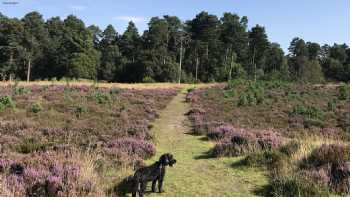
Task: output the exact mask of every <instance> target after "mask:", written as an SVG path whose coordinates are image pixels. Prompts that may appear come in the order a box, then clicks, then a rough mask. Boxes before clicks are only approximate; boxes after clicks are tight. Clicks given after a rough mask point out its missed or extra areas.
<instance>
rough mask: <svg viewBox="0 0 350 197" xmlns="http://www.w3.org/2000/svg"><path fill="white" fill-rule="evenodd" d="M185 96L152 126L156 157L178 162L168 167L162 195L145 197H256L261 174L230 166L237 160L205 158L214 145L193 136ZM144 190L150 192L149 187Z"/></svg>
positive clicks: (261, 184)
mask: <svg viewBox="0 0 350 197" xmlns="http://www.w3.org/2000/svg"><path fill="white" fill-rule="evenodd" d="M185 97H186V93H185V91H183V92H182V93H180V94H179V95H177V96H176V97H175V98H174V99H173V100H172V101H171V102H170V103H169V105H168V106H167V108H166V109H165V110H164V111H162V112H161V114H160V118H159V119H158V120H156V121H155V122H154V123H153V126H154V127H153V129H152V131H153V132H154V133H155V135H156V139H157V155H156V156H155V157H154V159H153V160H151V161H148V162H149V163H152V162H154V160H155V159H157V158H159V156H160V155H161V154H163V153H166V152H170V153H172V154H174V155H175V158H176V159H177V160H178V163H177V164H176V165H175V166H174V167H173V168H170V167H169V168H168V171H167V174H166V178H165V187H164V190H165V193H163V194H158V193H156V194H150V193H148V194H147V195H146V196H167V197H168V196H169V197H171V196H184V197H185V196H186V197H192V196H210V197H211V196H213V197H216V196H218V197H222V196H245V197H246V196H255V194H254V193H255V192H254V191H255V190H258V189H259V188H261V186H263V185H265V184H266V177H265V176H264V173H263V172H261V171H259V170H257V169H247V168H237V167H233V166H232V164H233V163H235V162H237V161H239V159H240V158H224V159H216V158H208V157H207V156H206V152H207V151H208V150H209V149H210V148H211V147H212V146H213V143H212V142H209V141H206V140H204V138H203V136H202V137H201V136H193V135H189V134H188V133H189V132H190V131H191V128H190V124H189V122H188V120H187V117H186V116H185V113H186V112H187V111H188V110H189V105H188V104H187V103H185ZM147 190H148V191H149V190H150V185H149V186H148V188H147Z"/></svg>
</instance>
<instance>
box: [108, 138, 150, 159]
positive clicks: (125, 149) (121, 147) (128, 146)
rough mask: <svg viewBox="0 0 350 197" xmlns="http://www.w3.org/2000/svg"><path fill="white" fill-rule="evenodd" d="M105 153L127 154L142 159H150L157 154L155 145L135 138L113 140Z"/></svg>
mask: <svg viewBox="0 0 350 197" xmlns="http://www.w3.org/2000/svg"><path fill="white" fill-rule="evenodd" d="M105 151H106V153H107V154H110V155H113V154H118V153H126V154H127V155H129V156H133V157H137V158H142V159H147V158H150V157H152V156H153V155H154V154H155V153H156V150H155V147H154V145H153V144H151V143H149V142H146V141H144V140H139V139H134V138H120V139H116V140H112V141H110V142H108V143H107V144H106V147H105Z"/></svg>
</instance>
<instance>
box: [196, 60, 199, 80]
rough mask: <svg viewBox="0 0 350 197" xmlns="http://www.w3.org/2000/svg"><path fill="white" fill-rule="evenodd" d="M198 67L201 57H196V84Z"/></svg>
mask: <svg viewBox="0 0 350 197" xmlns="http://www.w3.org/2000/svg"><path fill="white" fill-rule="evenodd" d="M198 66H199V57H198V56H197V57H196V82H197V81H198Z"/></svg>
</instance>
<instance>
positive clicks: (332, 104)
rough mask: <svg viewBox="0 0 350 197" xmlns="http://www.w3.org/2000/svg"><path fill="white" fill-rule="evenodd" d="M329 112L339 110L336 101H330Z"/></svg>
mask: <svg viewBox="0 0 350 197" xmlns="http://www.w3.org/2000/svg"><path fill="white" fill-rule="evenodd" d="M327 109H328V111H333V112H334V111H335V110H336V109H337V101H336V100H335V99H334V100H332V101H329V102H328V104H327Z"/></svg>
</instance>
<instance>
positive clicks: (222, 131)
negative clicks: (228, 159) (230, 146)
mask: <svg viewBox="0 0 350 197" xmlns="http://www.w3.org/2000/svg"><path fill="white" fill-rule="evenodd" d="M237 132H238V133H241V130H238V129H235V128H234V127H233V126H232V125H231V124H224V125H221V126H219V127H216V128H215V129H214V130H213V131H210V132H209V133H208V134H207V137H208V138H209V139H213V140H220V139H223V138H226V137H229V136H231V135H233V134H234V133H237Z"/></svg>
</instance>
